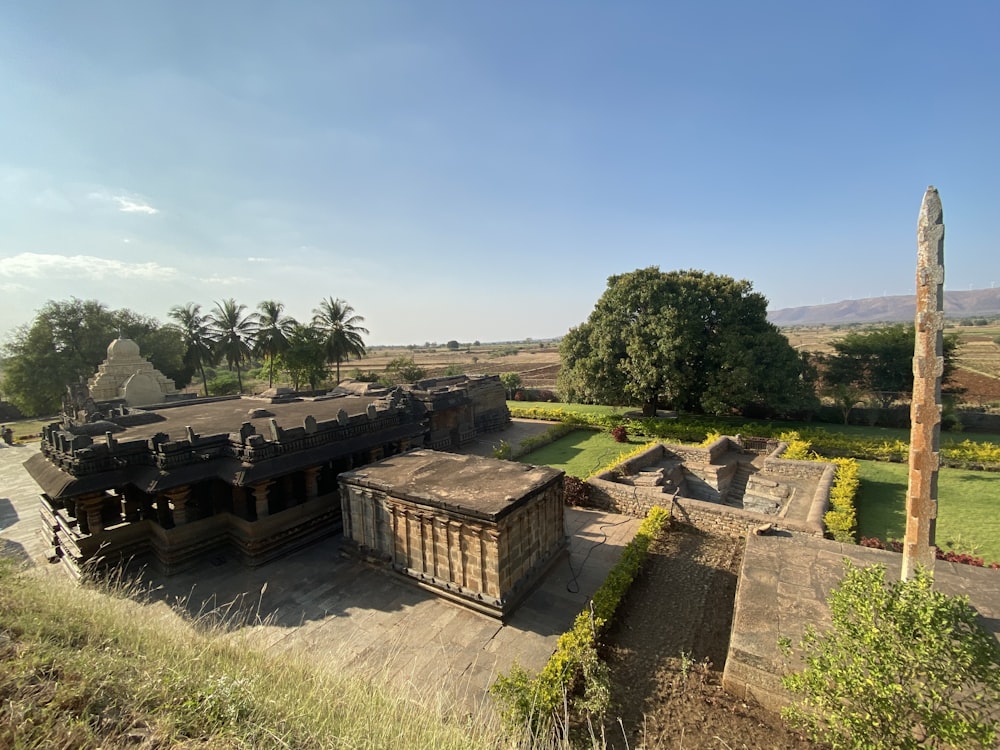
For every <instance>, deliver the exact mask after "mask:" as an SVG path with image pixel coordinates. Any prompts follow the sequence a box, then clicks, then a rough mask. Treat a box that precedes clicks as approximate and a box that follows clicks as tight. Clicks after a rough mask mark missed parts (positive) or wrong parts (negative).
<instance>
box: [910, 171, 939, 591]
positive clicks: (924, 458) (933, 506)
mask: <svg viewBox="0 0 1000 750" xmlns="http://www.w3.org/2000/svg"><path fill="white" fill-rule="evenodd" d="M915 328H916V342H915V344H914V353H913V401H912V405H911V407H910V479H909V486H908V487H907V491H906V536H905V538H904V540H903V569H902V578H903V580H904V581H905V580H907V579H909V578H912V577H913V574H914V572H915V570H916V567H917V565H920V566H922V567H924V568H926V569H928V570H933V569H934V558H935V555H934V531H935V525H936V523H937V487H938V466H939V465H940V456H941V454H940V443H941V375H942V373H943V372H944V344H943V336H942V330H943V329H944V212H943V211H942V209H941V198H940V197H939V196H938V192H937V190H936V189H935V188H934V187H929V188H927V192H926V193H924V200H923V203H922V204H921V206H920V218H919V220H918V222H917V314H916V320H915Z"/></svg>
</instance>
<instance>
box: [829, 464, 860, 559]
mask: <svg viewBox="0 0 1000 750" xmlns="http://www.w3.org/2000/svg"><path fill="white" fill-rule="evenodd" d="M832 460H833V463H834V464H835V465H836V467H837V470H836V473H835V474H834V476H833V486H832V487H830V510H828V511H827V512H826V515H825V516H823V523H824V524H826V529H827V531H828V532H830V534H831V535H832V536H833V538H834V539H836V540H837V541H838V542H846V543H848V544H854V542H855V536H854V534H855V531H856V526H857V522H858V515H857V509H856V508H855V506H854V498H855V496H856V495H857V494H858V487H859V486H860V484H861V480H860V479H859V478H858V472H859V467H858V462H857V461H855V460H854V459H853V458H834V459H832Z"/></svg>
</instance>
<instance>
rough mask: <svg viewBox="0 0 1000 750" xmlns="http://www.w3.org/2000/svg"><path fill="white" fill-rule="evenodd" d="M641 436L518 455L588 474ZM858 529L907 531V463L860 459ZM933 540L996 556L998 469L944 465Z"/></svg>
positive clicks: (884, 533)
mask: <svg viewBox="0 0 1000 750" xmlns="http://www.w3.org/2000/svg"><path fill="white" fill-rule="evenodd" d="M643 442H644V441H643V440H642V439H641V438H639V439H631V440H630V441H629V444H627V445H626V444H622V443H616V442H615V441H614V439H613V438H612V437H611V435H610V434H608V433H607V432H594V431H591V430H577V431H575V432H571V433H570V434H568V435H566V436H565V437H562V438H560V439H559V440H556V441H555V442H554V443H550V444H549V445H546V446H544V447H542V448H539V449H538V450H536V451H533V452H531V453H529V454H527V455H525V456H523V457H522V458H521V460H522V461H524V462H526V463H532V464H538V465H542V466H551V467H553V468H556V469H562V470H563V471H565V472H566V473H567V474H569V475H571V476H576V477H587V476H590V475H591V474H593V473H594V472H595V471H597V470H598V469H602V468H604V467H606V466H608V465H609V464H611V463H612V462H613V461H614V460H615V459H616V458H617V457H618V456H620V455H621V454H622V453H624V452H626V451H629V450H630V449H631V448H634V447H635V446H637V445H641V444H642V443H643ZM858 464H859V465H860V467H861V488H860V490H859V492H858V499H857V509H858V534H859V536H874V537H878V538H880V539H902V538H903V536H904V534H905V532H906V515H905V513H906V482H907V467H906V465H905V464H892V463H884V462H881V461H859V462H858ZM938 503H939V510H938V524H937V543H938V546H939V547H942V548H943V549H949V548H954V549H955V550H956V551H959V552H971V553H974V554H976V555H979V556H981V557H983V558H985V559H986V561H987V562H992V561H994V560H996V561H1000V473H997V472H986V471H965V470H962V469H942V470H941V473H940V475H939V482H938Z"/></svg>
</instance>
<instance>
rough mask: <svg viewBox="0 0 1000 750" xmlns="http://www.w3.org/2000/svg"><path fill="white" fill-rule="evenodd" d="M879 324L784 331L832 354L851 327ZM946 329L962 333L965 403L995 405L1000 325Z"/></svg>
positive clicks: (794, 341)
mask: <svg viewBox="0 0 1000 750" xmlns="http://www.w3.org/2000/svg"><path fill="white" fill-rule="evenodd" d="M874 327H876V326H872V325H864V326H856V327H848V326H799V327H794V328H783V329H782V333H784V334H785V336H786V337H787V338H788V341H789V342H790V343H791V345H792V346H793V347H794V348H795V349H796V350H798V351H807V352H821V353H824V354H830V353H832V352H833V351H834V349H833V344H834V343H835V342H836V341H837V340H839V339H840V338H843V337H844V336H845V335H846V334H847V333H849V332H851V331H863V330H867V329H870V328H874ZM945 332H946V333H949V334H957V335H958V341H959V343H958V352H957V357H956V360H957V364H958V367H959V371H958V372H957V373H956V375H955V376H954V377H953V378H952V381H953V383H954V384H955V385H957V386H958V387H960V388H961V389H962V390H964V391H965V393H964V395H963V396H962V399H961V400H962V403H965V404H968V405H970V406H977V407H979V406H991V405H993V404H996V403H1000V344H998V343H997V339H998V338H1000V325H997V324H991V325H985V326H973V325H954V324H951V323H949V324H947V328H946V329H945Z"/></svg>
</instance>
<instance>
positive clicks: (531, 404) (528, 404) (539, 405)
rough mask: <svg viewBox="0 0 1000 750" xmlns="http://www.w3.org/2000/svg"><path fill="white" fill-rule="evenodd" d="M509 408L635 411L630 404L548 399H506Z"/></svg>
mask: <svg viewBox="0 0 1000 750" xmlns="http://www.w3.org/2000/svg"><path fill="white" fill-rule="evenodd" d="M507 406H508V407H510V408H511V409H562V410H563V411H565V412H570V413H575V414H624V413H625V412H627V411H635V407H631V406H602V405H601V404H562V403H557V402H550V401H508V402H507Z"/></svg>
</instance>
